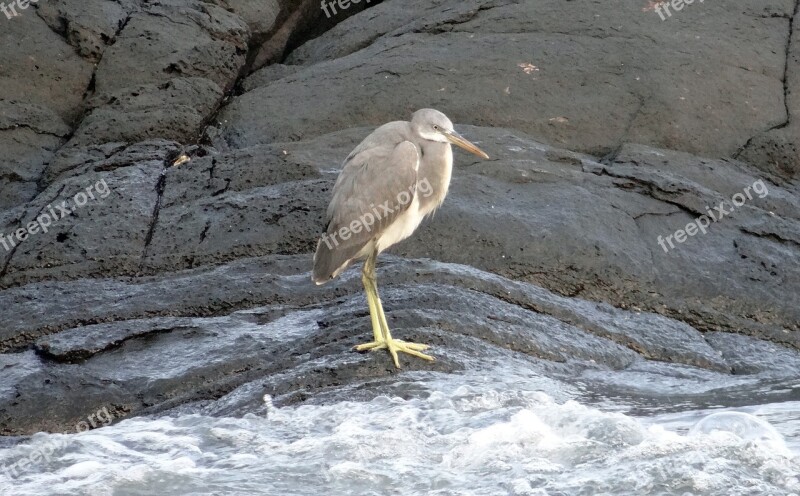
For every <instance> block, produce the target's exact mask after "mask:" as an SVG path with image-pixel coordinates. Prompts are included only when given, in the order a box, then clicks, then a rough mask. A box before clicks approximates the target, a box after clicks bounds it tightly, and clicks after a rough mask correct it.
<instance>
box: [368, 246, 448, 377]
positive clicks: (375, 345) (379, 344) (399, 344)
mask: <svg viewBox="0 0 800 496" xmlns="http://www.w3.org/2000/svg"><path fill="white" fill-rule="evenodd" d="M376 257H377V253H375V252H373V253H372V254H371V255H370V256H369V257H368V258H367V261H366V262H364V270H363V271H362V274H361V281H362V282H363V283H364V291H365V292H366V293H367V303H368V304H369V316H370V319H371V320H372V334H373V338H374V340H373V341H372V342H371V343H365V344H361V345H358V346H356V350H358V351H366V350H381V349H387V350H389V353H390V354H391V355H392V359H393V360H394V365H395V367H397V368H400V360H399V359H398V358H397V353H398V352H402V353H407V354H409V355H414V356H416V357H419V358H422V359H425V360H433V357H432V356H430V355H426V354H424V353H420V352H421V351H422V350H426V349H428V345H426V344H418V343H409V342H406V341H401V340H399V339H393V338H392V334H391V332H389V324H388V323H387V322H386V314H385V313H384V312H383V305H382V304H381V298H380V296H379V295H378V283H377V281H376V279H375V259H376Z"/></svg>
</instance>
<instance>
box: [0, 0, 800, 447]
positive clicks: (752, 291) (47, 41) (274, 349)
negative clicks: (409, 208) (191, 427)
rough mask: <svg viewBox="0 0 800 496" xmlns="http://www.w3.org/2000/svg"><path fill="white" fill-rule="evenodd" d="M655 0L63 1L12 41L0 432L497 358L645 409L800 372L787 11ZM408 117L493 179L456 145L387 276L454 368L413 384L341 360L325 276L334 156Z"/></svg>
mask: <svg viewBox="0 0 800 496" xmlns="http://www.w3.org/2000/svg"><path fill="white" fill-rule="evenodd" d="M367 8H368V9H367ZM648 8H649V7H647V6H644V10H642V9H638V8H634V9H631V8H629V6H628V7H625V8H621V7H619V6H617V5H608V4H602V5H600V4H599V3H598V4H596V5H595V4H585V3H582V4H578V3H576V2H563V1H556V0H544V1H541V2H535V3H533V2H521V1H514V0H467V1H455V0H435V1H433V2H422V1H417V0H411V1H408V2H399V1H396V0H387V1H384V2H372V3H370V4H369V5H368V4H367V3H366V2H360V3H355V4H351V5H350V7H348V8H340V9H339V10H337V12H336V13H335V14H334V15H332V16H330V17H328V16H326V14H325V12H324V9H323V8H322V6H321V5H320V4H319V3H318V2H315V1H311V0H306V1H303V2H292V1H290V0H275V1H270V2H256V1H251V0H214V1H202V2H201V1H199V0H164V1H161V2H155V3H154V2H144V3H142V2H133V1H130V0H121V1H118V2H111V1H104V0H91V1H90V2H89V3H88V4H77V3H75V2H74V1H73V0H54V1H52V2H49V3H47V4H44V3H41V4H40V5H38V7H37V9H36V10H34V9H29V10H26V11H25V12H23V13H22V14H21V15H20V16H18V17H16V18H13V19H9V20H8V22H7V23H6V26H9V28H8V29H9V31H8V32H9V33H10V34H8V35H5V36H6V37H5V38H3V39H4V41H5V42H6V43H5V46H6V47H7V48H8V50H6V51H5V52H4V53H3V54H0V66H2V67H4V68H9V70H6V71H4V72H3V75H2V76H0V91H2V92H3V93H2V94H0V150H1V151H0V186H2V190H0V236H2V237H0V308H3V309H4V314H3V325H2V326H0V367H2V368H3V375H2V376H1V377H0V434H5V435H12V436H17V435H26V434H30V433H32V432H35V431H39V430H47V431H62V432H65V431H69V430H72V429H74V426H75V425H76V423H77V422H79V421H83V420H85V419H86V418H87V416H88V415H89V414H92V413H94V412H97V411H99V410H100V409H101V408H108V409H109V411H110V412H112V416H113V417H114V418H116V419H119V418H123V417H126V416H132V415H148V414H155V413H164V412H172V413H174V412H183V413H188V412H195V413H202V414H205V415H244V414H246V413H252V412H254V411H255V412H263V411H265V409H267V408H269V405H270V404H272V405H289V404H295V403H300V402H317V403H325V402H327V401H341V400H343V399H345V400H347V399H360V398H374V397H376V396H379V395H385V394H394V395H398V396H402V397H413V396H414V395H417V394H423V393H420V392H419V391H420V390H419V388H418V387H417V386H418V385H419V382H418V379H419V377H422V376H425V377H437V376H440V375H442V374H455V373H462V372H464V371H469V372H471V373H479V374H480V373H484V372H483V371H486V370H497V369H496V367H494V368H493V364H497V363H515V364H519V367H518V368H516V369H515V370H522V371H524V373H525V374H528V376H529V377H528V376H526V380H528V379H530V380H531V381H534V383H536V384H539V383H540V382H541V383H544V382H547V381H557V382H558V383H559V384H572V385H574V386H570V387H574V388H575V390H576V391H577V390H581V391H583V393H582V394H585V395H586V396H595V397H600V398H601V399H602V398H616V397H618V396H628V397H633V398H635V400H634V401H632V402H631V404H637V405H641V407H642V408H644V409H647V408H649V407H650V405H652V404H657V403H659V402H662V403H663V402H664V401H666V400H665V399H664V398H669V402H670V404H671V405H672V404H675V405H683V404H701V405H719V404H724V405H746V404H750V403H748V402H753V401H757V400H753V395H752V394H751V393H752V392H753V391H754V390H760V389H758V388H762V387H763V384H764V382H765V381H772V382H771V383H775V384H779V385H782V384H785V383H787V381H791V380H793V379H795V378H796V377H797V372H798V371H797V364H798V363H800V327H798V326H800V313H799V312H800V310H798V307H797V304H796V301H797V299H798V298H797V295H798V294H800V215H799V214H798V212H800V190H799V189H798V183H797V176H796V174H795V172H796V164H795V160H794V159H795V158H796V157H794V155H796V153H795V152H796V150H797V149H798V148H800V147H798V142H797V139H798V136H800V133H796V132H795V131H796V122H797V119H795V117H796V114H797V112H798V108H797V101H796V96H797V92H796V91H794V90H795V89H796V86H797V84H798V83H797V78H796V73H797V57H796V56H795V55H796V54H795V51H796V47H797V46H800V45H798V44H797V43H794V41H795V38H796V37H797V35H796V32H794V33H792V32H791V31H790V26H792V24H791V20H790V19H791V18H792V16H793V13H795V11H796V9H797V6H796V2H792V1H791V0H767V1H765V2H762V3H759V4H758V5H752V6H746V7H743V8H741V9H739V10H738V11H736V10H732V9H730V8H728V7H727V6H724V5H712V4H711V3H709V2H706V3H704V4H700V3H695V4H693V5H692V6H691V8H692V9H693V14H688V13H687V12H681V13H680V14H679V13H678V12H675V13H674V15H673V17H671V18H670V19H668V20H664V21H661V20H660V19H659V18H658V15H657V14H656V13H655V12H652V11H650V10H648ZM364 9H367V10H364ZM687 10H688V9H687ZM731 25H736V26H739V27H740V29H737V30H730V29H728V28H729V26H731ZM4 33H5V31H4ZM790 39H791V41H792V42H791V43H789V42H788V41H789V40H790ZM419 107H436V108H439V109H441V110H443V111H445V112H447V113H448V114H449V115H450V116H451V117H452V118H453V119H454V121H455V122H457V123H458V124H459V125H458V129H459V131H461V132H463V134H465V135H466V136H467V137H468V138H469V139H471V140H473V141H475V142H477V143H478V144H479V145H480V146H481V147H482V148H484V149H485V150H486V151H487V152H488V153H489V155H490V156H491V157H492V158H491V159H490V160H486V161H483V160H478V159H477V158H475V157H473V156H468V155H466V154H464V153H462V152H461V151H456V153H455V163H456V166H455V170H454V174H453V182H452V187H451V189H450V194H449V196H448V198H447V201H446V202H445V203H444V205H443V206H442V207H441V208H440V209H439V211H438V212H437V213H436V215H435V216H434V217H433V218H432V219H430V220H428V221H427V222H426V223H424V224H423V225H422V227H421V228H420V229H419V231H418V232H417V233H415V234H414V235H413V236H412V237H411V238H410V239H409V240H408V241H406V242H404V243H401V244H400V245H398V246H397V247H395V248H394V249H393V250H392V252H393V253H394V255H391V254H385V255H384V256H382V257H381V265H380V268H379V280H380V283H381V295H382V299H383V302H384V306H385V307H386V309H387V312H388V318H389V322H390V324H391V326H392V330H393V332H394V334H395V336H397V337H402V338H404V339H410V340H416V341H421V342H425V343H429V344H431V345H432V346H433V348H432V350H431V353H433V354H434V355H435V356H436V358H437V360H436V361H435V362H432V363H429V362H423V361H419V360H415V359H411V358H409V357H402V365H403V369H401V370H397V369H395V368H394V366H393V365H392V363H391V361H390V360H389V358H388V357H387V356H386V354H385V353H383V352H380V353H366V354H360V353H356V352H353V351H352V347H353V346H354V345H356V344H357V343H359V342H363V341H364V340H366V339H369V338H370V337H371V331H370V320H369V317H368V313H367V308H366V305H365V302H364V297H363V293H362V290H361V282H360V276H359V273H358V270H357V269H352V270H350V271H346V272H345V273H343V274H342V276H341V277H340V278H339V279H337V280H336V281H334V282H333V283H331V284H329V285H326V286H324V287H317V286H315V285H313V284H312V283H311V281H310V274H309V272H310V269H311V253H312V252H313V250H314V247H315V243H316V242H317V237H318V235H319V233H320V232H321V231H322V229H323V227H324V211H325V207H326V205H327V203H328V200H329V198H330V189H331V187H332V185H333V183H334V181H335V179H336V176H337V174H338V172H339V167H340V164H341V162H342V160H343V159H344V157H346V156H347V154H348V153H349V152H350V150H352V148H353V147H354V146H355V145H356V144H357V143H358V142H359V141H360V140H362V139H363V138H364V137H365V136H366V135H367V134H368V133H369V132H370V131H371V130H372V129H373V128H374V126H375V125H378V124H380V123H383V122H385V121H388V120H393V119H405V118H408V116H409V115H410V113H411V112H412V111H413V110H416V109H417V108H419ZM526 133H528V134H526ZM544 141H547V142H548V144H545V143H544ZM600 156H602V158H599V157H600ZM717 207H724V208H725V209H727V210H728V211H729V212H730V213H726V214H722V213H721V212H719V211H718V212H719V215H720V216H721V217H720V218H717V217H715V216H713V214H712V211H717V210H716V209H717ZM709 217H712V219H711V220H709ZM701 222H706V224H705V225H702V230H701V229H700V227H699V226H701V224H700V223H701ZM397 255H399V256H397ZM776 357H777V359H776ZM476 371H477V372H476ZM781 391H782V389H781ZM775 394H776V395H780V394H784V395H785V394H787V393H775ZM265 395H268V396H270V397H271V400H270V401H269V402H267V403H265V402H264V399H263V398H264V396H265ZM772 397H774V396H771V398H772Z"/></svg>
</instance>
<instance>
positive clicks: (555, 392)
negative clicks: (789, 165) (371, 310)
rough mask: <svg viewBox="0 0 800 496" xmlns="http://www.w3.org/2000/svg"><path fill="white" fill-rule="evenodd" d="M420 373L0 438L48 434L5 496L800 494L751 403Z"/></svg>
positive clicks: (13, 451)
mask: <svg viewBox="0 0 800 496" xmlns="http://www.w3.org/2000/svg"><path fill="white" fill-rule="evenodd" d="M506 366H508V364H506ZM414 379H415V380H414V381H413V383H411V382H410V383H409V384H413V386H414V388H415V391H417V393H416V394H414V395H409V397H410V399H402V398H399V397H396V396H379V397H376V398H374V399H372V400H370V401H341V402H338V403H333V404H325V405H300V406H292V407H283V408H274V407H271V408H269V409H268V415H267V417H266V418H265V417H260V416H255V415H246V416H244V417H243V418H214V417H208V416H202V415H184V416H180V417H175V418H172V417H165V418H158V419H145V418H138V419H130V420H125V421H122V422H120V423H118V424H116V425H113V426H109V427H104V428H101V429H97V430H94V431H90V432H86V433H82V434H75V435H70V436H61V435H56V436H50V435H37V436H35V437H34V438H32V439H31V440H30V441H28V442H26V443H22V444H20V445H17V446H14V447H11V448H8V449H3V450H0V466H2V465H5V464H8V463H13V462H14V461H15V460H17V459H19V458H20V457H24V456H26V455H27V453H30V452H31V451H32V450H34V449H36V447H37V446H36V445H38V444H41V443H51V442H52V441H53V440H54V439H55V440H58V442H59V444H58V448H57V449H56V451H55V452H54V455H53V457H52V458H51V459H50V460H47V461H40V462H39V463H35V464H33V465H32V466H30V467H29V468H28V469H27V470H25V471H23V472H22V473H20V475H19V477H18V478H16V479H11V478H10V477H9V476H8V475H7V474H4V473H3V472H2V470H0V494H4V495H5V494H8V495H11V494H13V495H20V496H25V495H45V494H46V495H92V496H104V495H114V496H125V495H131V496H132V495H148V496H149V495H155V494H157V495H160V496H162V495H163V496H168V495H201V494H203V495H253V494H271V495H272V494H274V495H289V494H291V495H315V496H316V495H320V494H331V495H336V494H375V495H379V494H389V493H391V494H408V495H417V494H434V495H461V494H481V495H484V494H514V495H523V494H524V495H545V494H681V495H682V494H720V495H723V494H724V495H731V494H753V495H755V494H772V495H780V494H792V493H798V492H800V480H798V474H800V457H798V456H797V455H798V453H797V452H796V450H795V451H793V449H794V448H793V446H796V442H797V440H796V439H792V440H791V441H792V442H791V443H789V445H788V446H787V443H786V442H785V441H784V438H783V437H782V435H781V434H780V433H779V432H778V430H776V429H775V428H774V427H773V426H771V425H770V424H769V423H768V422H767V421H765V420H764V418H763V417H762V416H760V415H753V414H745V413H730V412H728V413H721V414H720V413H716V414H713V415H711V416H707V413H703V414H702V416H705V417H706V418H705V420H702V421H700V422H699V423H697V422H696V420H697V419H696V418H695V416H693V415H692V414H691V413H689V412H682V413H679V414H669V415H667V414H665V415H664V416H663V417H659V416H656V417H648V418H635V417H632V416H628V415H624V414H622V413H619V412H610V411H603V410H600V409H598V408H596V407H593V406H587V405H585V404H581V403H579V402H577V401H575V400H572V399H569V398H571V397H576V396H575V395H574V389H573V388H572V387H571V386H569V385H565V384H560V383H557V382H556V381H553V380H550V379H545V378H542V377H541V376H534V375H531V374H530V373H528V374H527V375H526V372H525V371H521V370H519V369H515V370H492V371H485V370H484V371H482V372H481V373H480V374H478V373H477V372H467V373H465V374H464V375H443V374H427V375H424V374H420V375H418V376H416V377H415V378H414ZM759 408H761V409H762V411H763V410H764V409H769V406H762V407H759ZM775 408H778V409H781V410H782V412H783V418H786V419H797V417H798V412H800V404H798V403H784V404H781V405H780V406H777V407H775ZM774 413H775V412H774V411H773V414H772V415H771V416H772V418H781V417H780V416H776V415H774ZM681 415H683V417H681ZM769 416H770V415H767V417H769ZM694 424H696V425H695V426H694V428H692V426H693V425H694ZM778 427H780V428H781V429H782V430H784V431H790V432H794V434H797V431H796V430H794V431H792V429H796V427H792V426H791V425H781V423H780V421H779V422H778Z"/></svg>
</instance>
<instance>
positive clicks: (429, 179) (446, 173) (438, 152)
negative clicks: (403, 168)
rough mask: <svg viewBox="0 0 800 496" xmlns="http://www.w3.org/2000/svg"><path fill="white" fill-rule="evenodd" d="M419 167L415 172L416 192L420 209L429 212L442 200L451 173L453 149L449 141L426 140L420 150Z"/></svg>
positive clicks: (445, 193) (425, 212)
mask: <svg viewBox="0 0 800 496" xmlns="http://www.w3.org/2000/svg"><path fill="white" fill-rule="evenodd" d="M420 152H421V153H422V156H421V157H420V168H419V172H418V173H417V183H418V187H417V194H418V195H419V202H420V210H421V211H422V212H424V214H425V215H427V214H429V213H431V212H432V211H433V210H435V209H436V208H437V207H438V206H439V205H441V204H442V202H443V201H444V197H445V196H447V190H448V188H449V187H450V177H451V175H452V173H453V149H452V147H451V146H450V143H439V142H436V141H428V142H426V143H425V144H423V145H422V148H421V150H420Z"/></svg>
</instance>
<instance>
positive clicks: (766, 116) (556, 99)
mask: <svg viewBox="0 0 800 496" xmlns="http://www.w3.org/2000/svg"><path fill="white" fill-rule="evenodd" d="M694 10H695V14H694V15H691V14H685V15H682V16H680V17H679V18H678V17H677V16H676V17H674V18H672V19H669V20H668V21H666V22H663V21H661V20H660V19H659V17H658V15H657V14H656V13H655V12H650V11H642V10H641V9H635V11H634V10H631V9H629V8H628V7H624V8H623V7H622V6H621V5H620V6H617V7H615V6H613V5H612V6H609V5H607V4H600V3H597V4H592V5H589V6H587V5H583V4H579V3H576V2H567V3H565V2H562V1H557V0H550V1H545V2H536V3H531V2H518V1H517V2H515V1H510V0H471V1H469V2H463V1H455V0H450V1H439V2H434V3H431V2H428V1H418V2H402V3H398V2H383V3H381V4H379V5H376V6H374V7H372V8H370V9H369V10H368V11H366V12H365V13H364V14H363V15H357V16H354V17H352V18H350V19H348V20H347V21H345V22H341V23H340V24H338V25H337V26H336V27H335V28H333V29H331V30H330V31H328V32H326V33H325V34H324V35H322V36H320V37H319V38H317V39H315V40H313V41H311V42H309V43H308V44H307V45H306V46H303V47H301V48H299V49H298V50H296V51H295V52H294V53H293V54H291V55H290V57H289V58H288V60H287V61H288V62H289V63H302V64H305V66H304V67H303V68H302V69H301V70H299V71H298V72H296V73H295V74H293V75H292V76H290V77H287V78H283V79H281V80H278V81H274V82H271V83H269V84H267V85H265V86H262V87H260V88H256V89H253V90H251V91H248V92H247V93H245V94H243V95H241V96H240V97H238V98H236V99H235V100H234V101H233V102H232V103H231V104H230V105H228V106H227V107H226V108H225V109H224V110H223V111H222V113H221V120H222V121H227V123H226V125H225V126H223V128H222V129H223V134H224V136H225V139H226V140H227V141H228V143H229V144H231V145H232V146H234V147H247V146H252V145H254V144H259V143H269V142H273V141H281V140H287V139H308V138H311V137H314V136H319V135H320V134H324V133H327V132H331V131H335V130H339V129H343V128H347V127H351V126H353V125H377V124H379V123H383V122H386V121H389V120H392V119H397V118H398V117H400V116H403V115H408V114H410V112H411V111H413V110H416V109H417V108H422V107H431V106H432V107H435V108H437V109H440V110H442V111H443V112H445V113H446V114H447V115H449V116H450V117H452V118H453V119H454V120H455V121H456V122H465V123H471V124H476V125H481V126H496V127H507V128H514V129H517V130H520V131H523V132H527V133H530V134H532V135H534V136H541V137H543V138H544V139H546V140H547V141H548V142H549V143H550V144H552V145H555V146H558V147H564V148H569V149H572V150H578V151H582V152H586V153H591V154H594V155H598V156H600V155H605V154H608V153H609V152H611V151H613V150H615V149H617V148H618V147H619V146H620V144H622V143H625V142H629V141H632V142H637V143H644V144H648V145H652V146H655V147H659V148H670V149H677V150H684V151H688V152H691V153H694V154H699V155H707V156H715V157H724V156H731V155H732V154H733V153H735V152H736V151H737V150H738V149H739V148H740V147H741V146H742V145H744V143H746V142H747V141H748V139H750V138H751V137H752V136H754V135H755V134H757V133H760V132H761V131H763V130H764V129H768V128H770V127H772V126H775V125H777V124H779V123H781V122H785V121H786V107H785V106H784V103H783V100H784V91H783V80H784V72H785V67H786V64H785V58H786V46H787V45H786V36H787V33H788V29H789V17H790V16H791V14H792V11H793V10H794V4H793V3H792V2H789V1H783V0H773V1H768V2H763V3H762V4H759V5H758V6H756V7H752V8H750V9H740V10H735V9H728V8H726V7H725V6H721V5H716V6H714V5H702V6H697V8H695V9H694ZM623 19H624V21H622V20H623ZM731 24H736V25H739V26H746V27H743V29H742V30H738V31H731V30H726V29H724V27H723V26H726V25H731ZM712 32H713V33H715V34H714V35H713V36H703V35H702V33H712ZM753 38H758V39H759V40H760V42H759V44H758V45H755V44H753V43H752V42H751V41H750V40H751V39H753ZM683 43H689V44H690V45H691V50H680V49H673V48H671V47H675V46H676V45H680V44H683ZM795 66H796V64H794V62H792V63H790V67H795ZM721 74H725V76H724V77H719V76H716V75H721ZM712 75H713V76H712ZM710 109H713V113H711V112H710ZM265 113H266V114H269V115H280V116H282V118H281V119H280V121H277V120H268V119H263V118H262V117H261V116H262V115H263V114H265ZM557 117H561V118H566V119H567V120H568V122H569V124H568V125H565V124H558V123H556V125H553V123H554V122H555V121H553V119H554V118H557Z"/></svg>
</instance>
